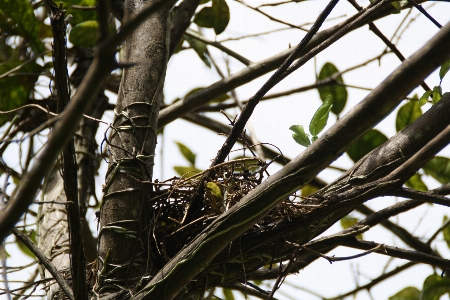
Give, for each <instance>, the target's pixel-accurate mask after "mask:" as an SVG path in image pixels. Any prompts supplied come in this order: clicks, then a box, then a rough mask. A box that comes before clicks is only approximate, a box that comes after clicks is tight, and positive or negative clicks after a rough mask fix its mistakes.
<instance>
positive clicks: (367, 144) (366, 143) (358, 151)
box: [347, 129, 388, 162]
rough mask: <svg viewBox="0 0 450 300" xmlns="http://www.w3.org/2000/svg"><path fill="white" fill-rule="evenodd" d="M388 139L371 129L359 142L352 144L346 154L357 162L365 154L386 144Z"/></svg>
mask: <svg viewBox="0 0 450 300" xmlns="http://www.w3.org/2000/svg"><path fill="white" fill-rule="evenodd" d="M387 140H388V138H387V137H386V136H385V135H384V134H382V133H381V132H379V131H378V130H376V129H372V130H371V131H369V132H368V133H366V134H365V135H364V136H363V137H362V138H361V139H360V140H359V141H357V142H356V143H354V144H353V145H352V146H351V147H350V149H348V151H347V154H348V156H350V158H351V159H352V160H353V161H354V162H357V161H358V160H360V159H361V158H363V157H364V155H366V154H367V153H369V152H370V151H372V150H373V149H375V148H377V147H378V146H380V145H382V144H383V143H384V142H386V141H387Z"/></svg>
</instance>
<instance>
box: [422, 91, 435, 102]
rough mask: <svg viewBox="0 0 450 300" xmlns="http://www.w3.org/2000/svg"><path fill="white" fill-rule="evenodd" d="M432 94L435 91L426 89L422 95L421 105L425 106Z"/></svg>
mask: <svg viewBox="0 0 450 300" xmlns="http://www.w3.org/2000/svg"><path fill="white" fill-rule="evenodd" d="M431 94H433V91H426V92H425V93H423V95H422V97H420V100H419V105H420V106H424V105H425V104H427V102H428V97H430V95H431Z"/></svg>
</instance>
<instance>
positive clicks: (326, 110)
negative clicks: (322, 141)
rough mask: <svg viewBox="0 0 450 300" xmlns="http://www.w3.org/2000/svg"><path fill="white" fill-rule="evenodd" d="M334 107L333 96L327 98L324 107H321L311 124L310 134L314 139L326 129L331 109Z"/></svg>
mask: <svg viewBox="0 0 450 300" xmlns="http://www.w3.org/2000/svg"><path fill="white" fill-rule="evenodd" d="M332 107H333V104H332V99H331V96H327V98H326V99H325V101H324V103H323V104H322V106H320V107H319V108H318V109H317V111H316V113H315V114H314V116H313V117H312V119H311V123H309V132H310V133H311V135H312V136H313V137H317V135H318V134H319V133H320V132H321V131H322V130H323V129H324V128H325V126H326V125H327V121H328V116H329V115H330V111H331V108H332Z"/></svg>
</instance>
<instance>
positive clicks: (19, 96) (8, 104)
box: [0, 61, 43, 126]
mask: <svg viewBox="0 0 450 300" xmlns="http://www.w3.org/2000/svg"><path fill="white" fill-rule="evenodd" d="M23 63H24V62H23V61H9V62H5V63H2V64H0V75H1V74H4V73H6V72H8V71H9V70H11V69H13V68H15V67H17V66H19V65H21V64H23ZM42 69H43V67H42V66H40V65H38V64H37V63H35V62H31V63H29V64H27V65H25V66H23V67H22V68H21V69H20V70H18V72H17V73H25V74H26V75H20V76H19V75H18V76H12V77H5V78H2V79H0V110H2V111H7V110H12V109H16V108H18V107H21V106H22V105H25V104H26V103H28V99H29V96H30V92H31V91H32V90H33V89H34V83H35V82H36V80H37V79H38V77H39V75H40V73H41V71H42ZM30 74H33V75H30ZM34 74H35V75H34ZM12 116H13V114H10V115H4V114H2V115H0V126H1V125H3V124H5V123H6V122H7V121H8V120H9V119H10V118H11V117H12Z"/></svg>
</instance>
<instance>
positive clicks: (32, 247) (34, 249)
mask: <svg viewBox="0 0 450 300" xmlns="http://www.w3.org/2000/svg"><path fill="white" fill-rule="evenodd" d="M13 233H14V235H15V236H16V237H17V238H18V239H19V240H20V241H21V242H22V243H24V244H25V245H26V246H27V247H28V249H30V250H31V252H33V254H34V255H36V257H37V258H38V259H39V261H40V262H41V264H42V265H44V267H45V268H46V269H47V270H48V271H49V272H50V274H52V276H53V278H55V280H56V281H57V282H58V284H59V286H60V287H61V289H62V290H63V291H64V293H66V296H67V297H68V298H69V299H70V300H75V297H74V296H73V292H72V289H71V288H70V286H69V284H68V283H67V282H66V280H65V279H64V278H63V277H62V276H61V274H60V273H59V272H58V269H57V268H56V267H55V266H54V265H53V264H52V263H51V262H50V261H49V260H48V258H47V257H46V256H45V255H44V254H43V253H42V252H41V251H40V250H39V249H38V248H37V247H36V245H35V244H34V243H33V242H32V241H31V239H30V238H29V237H28V236H27V235H25V234H23V233H22V232H20V231H18V230H17V229H13Z"/></svg>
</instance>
